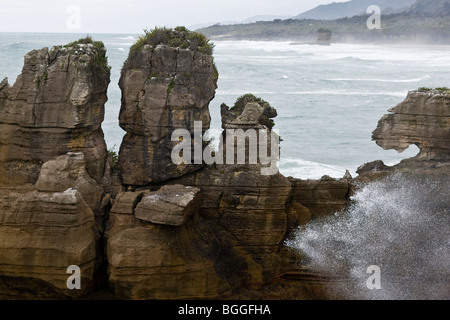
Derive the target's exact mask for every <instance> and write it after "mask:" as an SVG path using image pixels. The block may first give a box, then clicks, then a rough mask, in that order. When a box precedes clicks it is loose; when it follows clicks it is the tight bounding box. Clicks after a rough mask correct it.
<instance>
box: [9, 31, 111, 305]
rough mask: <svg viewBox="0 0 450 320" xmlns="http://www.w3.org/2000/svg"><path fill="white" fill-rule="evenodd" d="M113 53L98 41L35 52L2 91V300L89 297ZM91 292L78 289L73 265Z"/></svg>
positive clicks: (95, 265)
mask: <svg viewBox="0 0 450 320" xmlns="http://www.w3.org/2000/svg"><path fill="white" fill-rule="evenodd" d="M105 52H106V50H105V48H104V46H103V44H102V43H100V42H93V41H92V40H91V39H90V38H86V39H82V40H80V41H77V42H74V43H71V44H69V45H67V46H64V47H62V46H57V47H53V48H52V49H50V50H48V49H47V48H44V49H41V50H34V51H31V52H30V53H28V54H27V55H26V56H25V64H24V67H23V71H22V74H21V75H19V76H18V78H17V81H16V83H15V84H14V85H13V86H12V87H11V86H9V84H8V83H7V81H6V80H4V81H3V82H2V84H1V85H0V198H1V200H0V296H5V297H19V298H24V297H64V296H71V297H72V296H80V295H83V294H84V293H86V292H87V291H89V290H90V289H91V287H92V285H93V282H94V273H95V271H96V270H97V269H98V266H99V264H100V262H101V259H102V255H101V252H100V246H99V239H100V232H101V230H100V229H101V224H102V217H101V214H102V210H101V203H102V202H101V200H102V197H103V194H104V191H103V187H102V186H101V184H100V183H101V181H102V177H103V174H104V167H105V159H106V144H105V141H104V139H103V132H102V129H101V122H102V121H103V116H104V103H105V102H106V90H107V86H108V83H109V75H110V71H109V67H108V66H107V62H106V56H105ZM72 265H76V266H78V267H79V268H80V270H81V290H69V289H68V286H67V283H66V281H67V279H68V277H69V276H70V273H69V274H68V273H67V268H68V267H69V266H72Z"/></svg>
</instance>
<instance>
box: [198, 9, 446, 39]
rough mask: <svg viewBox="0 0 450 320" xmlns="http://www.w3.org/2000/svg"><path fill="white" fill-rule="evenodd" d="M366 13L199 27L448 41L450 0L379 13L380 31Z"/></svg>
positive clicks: (218, 32) (214, 33)
mask: <svg viewBox="0 0 450 320" xmlns="http://www.w3.org/2000/svg"><path fill="white" fill-rule="evenodd" d="M367 19H368V15H366V14H364V15H360V16H353V17H351V18H341V19H335V20H315V19H287V20H280V19H278V20H274V21H269V22H268V21H265V22H263V21H260V22H256V23H251V24H237V25H214V26H211V27H209V28H203V29H199V30H198V31H199V32H202V33H204V34H205V35H206V36H207V37H209V38H211V39H230V40H291V41H296V42H313V41H315V40H316V39H317V30H318V29H320V28H325V29H329V30H331V31H332V32H333V36H332V42H360V43H399V42H418V43H427V44H450V0H418V1H417V2H416V3H415V4H413V5H412V7H410V9H408V10H407V11H405V12H401V13H396V14H389V15H386V14H383V15H382V17H381V30H369V29H368V28H367V23H366V22H367Z"/></svg>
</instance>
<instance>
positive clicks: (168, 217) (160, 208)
mask: <svg viewBox="0 0 450 320" xmlns="http://www.w3.org/2000/svg"><path fill="white" fill-rule="evenodd" d="M199 205H200V190H199V189H197V188H193V187H189V186H187V187H185V186H182V185H173V186H163V187H162V188H161V189H159V190H158V191H155V192H150V193H149V194H147V195H145V196H144V197H143V198H142V200H141V202H139V204H138V205H137V207H136V210H135V216H136V218H138V219H139V220H142V221H147V222H151V223H154V224H161V225H167V226H175V227H179V226H182V225H183V224H185V223H186V222H187V221H188V219H189V218H190V217H191V216H193V215H194V214H195V213H196V212H197V213H198V210H199Z"/></svg>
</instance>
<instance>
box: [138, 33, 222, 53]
mask: <svg viewBox="0 0 450 320" xmlns="http://www.w3.org/2000/svg"><path fill="white" fill-rule="evenodd" d="M147 44H148V45H150V46H152V47H156V46H157V45H160V44H165V45H168V46H171V47H175V48H182V49H191V50H196V51H199V52H202V53H206V54H212V53H213V49H214V44H213V43H211V42H210V40H209V39H207V38H206V36H205V35H204V34H202V33H198V32H193V31H189V30H188V29H186V28H185V27H176V28H175V29H171V28H166V27H162V28H158V27H156V28H154V29H152V30H144V35H142V36H140V37H139V39H138V41H137V42H136V43H135V44H134V45H133V46H132V47H131V48H130V52H133V51H135V50H138V49H140V48H142V47H144V46H145V45H147Z"/></svg>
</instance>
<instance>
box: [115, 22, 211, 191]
mask: <svg viewBox="0 0 450 320" xmlns="http://www.w3.org/2000/svg"><path fill="white" fill-rule="evenodd" d="M211 53H212V48H211V45H210V44H209V43H208V42H207V40H206V39H204V38H203V37H202V35H200V34H196V33H192V32H190V31H188V30H186V29H184V28H176V29H175V30H169V29H156V30H154V31H152V32H147V33H146V35H145V36H144V37H143V38H141V39H140V40H139V42H138V43H137V44H135V45H134V46H133V47H132V48H131V50H130V54H129V57H128V60H127V61H126V62H125V64H124V66H123V68H122V75H121V78H120V81H119V86H120V88H121V90H122V107H121V110H120V117H119V120H120V126H121V127H122V129H124V130H125V131H126V132H127V133H126V135H125V137H124V138H123V142H122V145H121V148H120V154H119V156H120V159H121V161H120V169H121V172H122V180H123V183H124V184H125V185H133V186H138V185H139V186H144V185H148V184H150V183H158V182H162V181H166V180H169V179H173V178H177V177H180V176H182V175H184V174H186V173H188V172H192V171H195V170H198V169H199V168H201V165H199V164H182V165H176V164H174V163H173V162H172V160H171V152H172V149H173V147H174V146H175V145H176V144H177V143H178V141H172V140H171V135H172V132H173V131H174V130H176V129H187V130H189V131H190V132H191V133H193V131H194V122H195V121H201V122H202V131H203V133H204V132H205V131H206V130H208V129H209V125H210V114H209V109H208V105H209V102H210V101H211V100H212V99H213V98H214V94H215V90H216V88H217V79H218V74H217V70H216V68H215V65H214V63H213V57H212V55H211Z"/></svg>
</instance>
